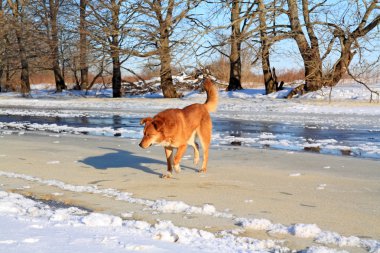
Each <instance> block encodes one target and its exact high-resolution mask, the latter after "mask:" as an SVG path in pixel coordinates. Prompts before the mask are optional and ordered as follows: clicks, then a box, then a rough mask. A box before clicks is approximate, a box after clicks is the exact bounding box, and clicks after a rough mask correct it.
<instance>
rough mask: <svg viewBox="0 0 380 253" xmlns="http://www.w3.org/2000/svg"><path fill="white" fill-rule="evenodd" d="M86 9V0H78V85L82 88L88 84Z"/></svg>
mask: <svg viewBox="0 0 380 253" xmlns="http://www.w3.org/2000/svg"><path fill="white" fill-rule="evenodd" d="M86 9H87V0H80V1H79V13H80V15H79V29H78V30H79V36H80V39H79V56H80V57H79V58H80V60H79V61H80V76H81V79H80V85H79V87H80V88H81V89H82V90H83V89H86V88H87V86H88V84H89V83H88V63H87V59H88V56H87V55H88V41H87V27H86V15H87V14H86Z"/></svg>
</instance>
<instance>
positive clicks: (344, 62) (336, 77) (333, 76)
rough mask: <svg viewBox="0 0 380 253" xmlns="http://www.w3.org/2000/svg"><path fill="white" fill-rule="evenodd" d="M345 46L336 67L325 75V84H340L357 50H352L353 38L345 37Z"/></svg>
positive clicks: (331, 85) (330, 85)
mask: <svg viewBox="0 0 380 253" xmlns="http://www.w3.org/2000/svg"><path fill="white" fill-rule="evenodd" d="M342 43H343V45H344V46H343V48H342V51H341V54H340V58H339V59H338V61H337V63H336V64H335V66H334V68H333V69H332V70H331V72H330V73H328V74H327V75H326V77H325V85H326V86H329V87H333V86H335V85H337V84H338V82H339V81H340V80H341V79H342V77H343V75H344V74H345V73H346V72H347V69H348V66H349V65H350V63H351V60H352V58H353V57H354V55H355V52H352V51H351V47H352V43H353V41H352V40H349V39H344V41H343V42H342Z"/></svg>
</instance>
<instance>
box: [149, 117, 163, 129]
mask: <svg viewBox="0 0 380 253" xmlns="http://www.w3.org/2000/svg"><path fill="white" fill-rule="evenodd" d="M152 124H153V126H154V128H155V129H156V130H157V131H160V130H161V128H163V127H164V125H165V122H164V121H163V120H162V119H155V120H153V121H152Z"/></svg>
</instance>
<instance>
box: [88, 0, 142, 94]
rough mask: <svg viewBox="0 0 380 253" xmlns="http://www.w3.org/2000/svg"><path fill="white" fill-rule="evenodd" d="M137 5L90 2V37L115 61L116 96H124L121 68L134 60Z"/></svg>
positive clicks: (116, 0) (119, 1)
mask: <svg viewBox="0 0 380 253" xmlns="http://www.w3.org/2000/svg"><path fill="white" fill-rule="evenodd" d="M137 6H138V2H135V1H126V0H99V1H90V2H88V7H89V13H88V15H87V21H86V23H87V24H88V27H89V28H88V31H89V33H88V35H89V36H90V38H91V40H93V41H95V42H96V43H98V45H99V46H100V47H101V48H105V49H106V50H107V51H108V54H109V57H110V58H111V62H112V90H113V97H121V67H122V64H123V63H124V62H126V61H127V60H128V59H129V57H130V53H129V50H127V48H129V45H128V43H127V40H128V38H129V35H130V30H129V29H130V25H131V22H132V20H133V19H134V18H135V15H136V14H137ZM90 27H91V29H90Z"/></svg>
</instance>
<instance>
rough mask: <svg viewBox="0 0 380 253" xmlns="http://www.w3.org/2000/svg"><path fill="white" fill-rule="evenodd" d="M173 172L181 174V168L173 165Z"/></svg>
mask: <svg viewBox="0 0 380 253" xmlns="http://www.w3.org/2000/svg"><path fill="white" fill-rule="evenodd" d="M174 170H175V172H177V173H180V172H181V167H180V166H179V164H175V165H174Z"/></svg>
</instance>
